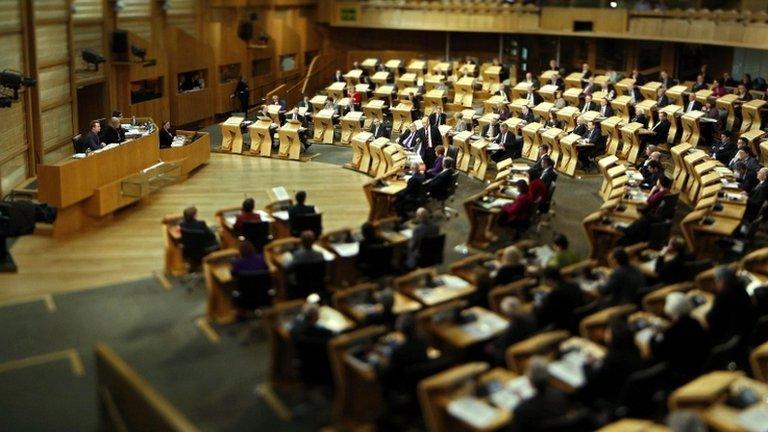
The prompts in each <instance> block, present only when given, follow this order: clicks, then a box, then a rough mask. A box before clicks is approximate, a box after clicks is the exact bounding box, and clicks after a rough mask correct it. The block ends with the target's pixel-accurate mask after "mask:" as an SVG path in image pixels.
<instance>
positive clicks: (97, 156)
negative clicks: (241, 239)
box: [37, 118, 210, 236]
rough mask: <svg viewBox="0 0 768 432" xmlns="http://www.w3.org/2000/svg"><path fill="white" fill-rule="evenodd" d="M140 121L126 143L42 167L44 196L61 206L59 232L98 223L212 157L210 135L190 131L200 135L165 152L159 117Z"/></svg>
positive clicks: (130, 129) (39, 176) (40, 193)
mask: <svg viewBox="0 0 768 432" xmlns="http://www.w3.org/2000/svg"><path fill="white" fill-rule="evenodd" d="M136 120H137V124H138V125H140V126H126V125H123V127H124V128H125V129H126V137H127V138H128V139H127V140H126V141H125V142H123V143H122V144H117V145H110V146H107V147H105V148H104V149H101V150H98V151H96V152H93V153H90V154H89V155H88V156H85V157H75V156H71V157H68V158H66V159H64V160H61V161H59V162H56V163H53V164H44V165H38V167H37V180H38V199H39V200H40V201H41V202H45V203H47V204H49V205H52V206H54V207H56V208H57V209H58V216H57V218H56V222H55V223H54V225H53V235H54V236H61V235H65V234H69V233H73V232H77V231H79V230H80V229H82V228H83V227H85V226H87V225H90V224H93V223H97V222H98V221H100V220H103V219H105V218H107V217H109V216H111V215H112V214H113V213H114V212H115V211H117V210H119V209H121V208H123V207H126V206H128V205H130V204H133V203H135V202H137V201H139V200H141V199H144V198H146V197H147V196H148V195H149V194H150V193H151V192H154V191H155V190H157V189H159V188H160V187H163V186H165V185H167V184H170V183H172V182H175V181H177V180H179V179H180V178H183V177H185V176H186V175H187V174H188V173H189V172H190V171H192V170H193V169H194V168H196V167H197V166H199V165H201V164H204V163H206V162H207V161H208V158H209V155H210V137H209V136H208V134H200V133H192V132H184V133H183V134H186V135H185V136H188V137H190V139H192V138H194V137H197V139H196V140H195V141H193V142H191V143H190V144H187V145H184V144H186V139H185V140H184V141H185V142H184V144H182V145H181V146H180V147H172V148H170V149H163V150H160V142H159V139H158V127H157V126H156V124H155V123H154V121H153V120H152V119H150V118H137V119H136ZM141 125H143V126H141ZM180 134H182V133H181V132H180ZM190 134H191V135H190ZM166 158H167V159H166Z"/></svg>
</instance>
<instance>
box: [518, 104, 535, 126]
mask: <svg viewBox="0 0 768 432" xmlns="http://www.w3.org/2000/svg"><path fill="white" fill-rule="evenodd" d="M520 120H522V121H523V122H522V124H523V125H527V124H529V123H533V122H534V121H536V119H535V118H534V117H533V111H531V109H530V108H528V106H527V105H523V106H522V107H521V108H520Z"/></svg>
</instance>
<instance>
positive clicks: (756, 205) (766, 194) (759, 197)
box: [744, 181, 768, 222]
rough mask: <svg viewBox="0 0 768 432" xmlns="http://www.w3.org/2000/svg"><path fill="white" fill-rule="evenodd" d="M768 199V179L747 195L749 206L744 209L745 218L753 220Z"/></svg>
mask: <svg viewBox="0 0 768 432" xmlns="http://www.w3.org/2000/svg"><path fill="white" fill-rule="evenodd" d="M766 200H768V181H767V182H762V183H758V184H757V186H755V188H754V189H752V192H750V193H749V195H748V196H747V208H746V210H745V211H744V220H746V221H749V222H751V221H752V220H754V219H755V218H756V217H757V214H758V212H759V211H760V207H762V206H763V203H764V202H765V201H766Z"/></svg>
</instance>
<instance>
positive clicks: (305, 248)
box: [283, 231, 325, 283]
mask: <svg viewBox="0 0 768 432" xmlns="http://www.w3.org/2000/svg"><path fill="white" fill-rule="evenodd" d="M299 240H300V242H301V243H300V246H299V247H298V248H296V249H295V250H294V251H293V252H291V255H290V257H289V258H288V260H287V262H285V263H284V264H283V267H284V268H285V270H286V271H287V272H289V279H291V282H293V283H295V281H296V275H295V274H294V272H293V269H295V268H296V266H297V265H299V264H313V263H320V262H325V258H324V257H323V253H322V252H319V251H316V250H315V249H314V245H315V233H313V232H312V231H303V232H302V233H301V234H300V236H299Z"/></svg>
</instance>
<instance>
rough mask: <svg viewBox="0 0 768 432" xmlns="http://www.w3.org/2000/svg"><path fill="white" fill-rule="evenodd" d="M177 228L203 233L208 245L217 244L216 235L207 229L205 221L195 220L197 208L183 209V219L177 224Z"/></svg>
mask: <svg viewBox="0 0 768 432" xmlns="http://www.w3.org/2000/svg"><path fill="white" fill-rule="evenodd" d="M179 228H181V229H183V230H189V231H197V232H201V233H205V234H206V237H207V238H208V242H209V245H215V244H217V241H216V234H214V232H213V230H212V229H210V228H209V227H208V225H207V224H206V223H205V221H201V220H198V219H197V207H187V208H185V209H184V218H183V219H182V221H181V223H179Z"/></svg>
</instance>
